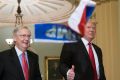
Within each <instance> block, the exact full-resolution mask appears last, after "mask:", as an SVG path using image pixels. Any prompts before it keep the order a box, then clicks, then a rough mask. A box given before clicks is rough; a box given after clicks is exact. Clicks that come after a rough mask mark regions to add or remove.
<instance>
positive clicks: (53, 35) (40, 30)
mask: <svg viewBox="0 0 120 80" xmlns="http://www.w3.org/2000/svg"><path fill="white" fill-rule="evenodd" d="M34 32H35V36H34V37H35V38H34V41H35V42H53V43H69V42H76V33H75V32H74V31H72V30H71V29H70V28H69V27H68V26H65V25H62V24H52V23H48V24H35V31H34Z"/></svg>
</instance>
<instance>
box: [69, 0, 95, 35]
mask: <svg viewBox="0 0 120 80" xmlns="http://www.w3.org/2000/svg"><path fill="white" fill-rule="evenodd" d="M95 5H96V3H95V2H94V1H91V0H80V3H79V5H78V7H77V8H76V10H75V11H74V12H73V13H72V15H71V16H70V18H69V20H68V25H69V27H70V28H71V29H72V30H74V31H75V32H77V33H79V34H81V33H83V31H84V26H85V24H86V22H87V21H88V19H90V17H91V15H92V12H93V11H94V9H95Z"/></svg>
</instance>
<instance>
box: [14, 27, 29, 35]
mask: <svg viewBox="0 0 120 80" xmlns="http://www.w3.org/2000/svg"><path fill="white" fill-rule="evenodd" d="M21 29H27V30H29V28H28V27H27V26H22V27H16V28H15V29H14V30H13V35H15V34H16V33H17V32H18V31H19V30H21ZM29 31H30V30H29ZM30 32H31V31H30Z"/></svg>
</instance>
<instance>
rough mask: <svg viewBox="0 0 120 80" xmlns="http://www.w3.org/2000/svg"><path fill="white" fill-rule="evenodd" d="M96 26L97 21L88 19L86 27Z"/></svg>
mask: <svg viewBox="0 0 120 80" xmlns="http://www.w3.org/2000/svg"><path fill="white" fill-rule="evenodd" d="M88 26H89V27H96V23H95V22H92V21H88V22H87V24H86V27H88Z"/></svg>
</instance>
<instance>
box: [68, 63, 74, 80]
mask: <svg viewBox="0 0 120 80" xmlns="http://www.w3.org/2000/svg"><path fill="white" fill-rule="evenodd" d="M74 69H75V66H74V65H72V67H71V68H70V69H69V70H68V72H67V80H74V77H75V72H74Z"/></svg>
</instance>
